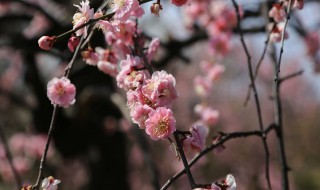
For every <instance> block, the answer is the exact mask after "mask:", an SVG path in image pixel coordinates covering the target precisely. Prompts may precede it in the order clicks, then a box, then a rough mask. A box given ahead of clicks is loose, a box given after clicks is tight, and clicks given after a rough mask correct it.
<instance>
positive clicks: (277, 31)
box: [270, 23, 289, 42]
mask: <svg viewBox="0 0 320 190" xmlns="http://www.w3.org/2000/svg"><path fill="white" fill-rule="evenodd" d="M283 29H284V23H279V24H277V25H275V26H274V27H273V29H272V31H271V34H270V39H271V41H272V42H280V41H281V37H282V31H283ZM288 37H289V34H288V32H287V31H285V32H284V39H288Z"/></svg>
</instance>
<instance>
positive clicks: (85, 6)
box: [72, 0, 94, 37]
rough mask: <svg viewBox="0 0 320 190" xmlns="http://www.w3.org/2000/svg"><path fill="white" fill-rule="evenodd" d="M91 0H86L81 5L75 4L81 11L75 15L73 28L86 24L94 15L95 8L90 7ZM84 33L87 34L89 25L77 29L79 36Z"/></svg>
mask: <svg viewBox="0 0 320 190" xmlns="http://www.w3.org/2000/svg"><path fill="white" fill-rule="evenodd" d="M89 3H90V2H89V1H88V0H85V1H82V2H81V3H80V5H74V6H75V7H77V8H78V10H79V11H80V12H77V13H76V14H74V15H73V22H72V23H73V29H75V28H77V27H79V26H81V25H83V24H85V23H86V22H88V21H89V20H90V19H92V18H93V17H94V10H93V9H90V5H89ZM82 34H83V35H84V36H85V37H86V36H87V27H84V28H81V29H79V30H77V31H76V35H77V36H81V35H82Z"/></svg>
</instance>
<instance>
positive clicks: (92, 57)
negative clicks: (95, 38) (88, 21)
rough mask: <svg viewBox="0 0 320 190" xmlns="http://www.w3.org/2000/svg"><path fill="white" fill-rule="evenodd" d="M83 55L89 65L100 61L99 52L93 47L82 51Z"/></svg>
mask: <svg viewBox="0 0 320 190" xmlns="http://www.w3.org/2000/svg"><path fill="white" fill-rule="evenodd" d="M81 56H82V58H83V59H84V61H85V62H86V63H87V64H88V65H94V66H95V65H97V64H98V62H99V57H98V53H97V52H95V51H94V50H93V49H92V48H90V47H89V48H88V49H87V50H85V51H82V52H81Z"/></svg>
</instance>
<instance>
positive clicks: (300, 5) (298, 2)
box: [292, 0, 304, 10]
mask: <svg viewBox="0 0 320 190" xmlns="http://www.w3.org/2000/svg"><path fill="white" fill-rule="evenodd" d="M303 7H304V0H295V1H294V3H293V5H292V8H297V9H299V10H301V9H303Z"/></svg>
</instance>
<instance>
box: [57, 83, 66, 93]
mask: <svg viewBox="0 0 320 190" xmlns="http://www.w3.org/2000/svg"><path fill="white" fill-rule="evenodd" d="M56 91H57V94H58V95H59V96H61V95H62V94H64V88H63V86H62V84H58V85H57V86H56Z"/></svg>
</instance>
